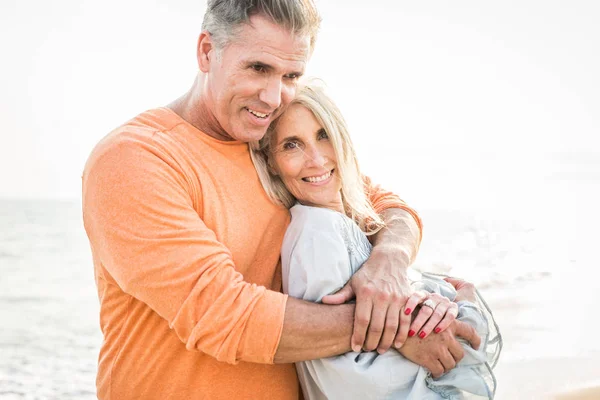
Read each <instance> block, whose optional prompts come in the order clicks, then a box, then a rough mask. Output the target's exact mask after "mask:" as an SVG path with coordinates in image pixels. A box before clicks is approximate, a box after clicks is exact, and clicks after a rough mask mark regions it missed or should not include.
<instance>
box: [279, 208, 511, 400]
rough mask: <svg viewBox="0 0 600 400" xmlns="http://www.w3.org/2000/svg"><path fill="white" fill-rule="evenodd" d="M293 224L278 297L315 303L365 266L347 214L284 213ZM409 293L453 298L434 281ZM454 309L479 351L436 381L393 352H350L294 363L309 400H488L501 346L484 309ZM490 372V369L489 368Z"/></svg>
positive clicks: (362, 241)
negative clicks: (473, 334) (474, 333)
mask: <svg viewBox="0 0 600 400" xmlns="http://www.w3.org/2000/svg"><path fill="white" fill-rule="evenodd" d="M290 211H291V213H292V221H291V223H290V226H289V227H288V229H287V232H286V234H285V237H284V240H283V246H282V250H281V258H282V272H283V290H284V292H285V293H288V294H289V295H290V296H293V297H296V298H300V299H304V300H309V301H314V302H320V301H321V298H322V297H323V296H325V295H327V294H331V293H334V292H336V291H337V290H339V289H340V288H342V287H343V285H344V284H345V283H346V282H347V281H348V280H349V279H350V277H351V276H352V275H353V274H354V273H355V272H356V271H357V270H358V269H359V268H360V266H361V265H362V264H363V263H364V262H365V261H366V260H367V258H368V257H369V254H370V253H371V249H372V247H371V244H370V243H369V240H368V239H367V237H366V236H365V234H364V233H363V232H362V231H361V230H360V229H359V227H358V226H357V225H356V224H355V223H354V222H353V221H352V220H351V219H350V218H348V217H346V216H345V215H343V214H341V213H338V212H336V211H332V210H328V209H325V208H317V207H309V206H303V205H300V204H297V205H295V206H294V207H292V208H291V209H290ZM413 286H415V289H423V290H427V291H430V292H437V293H439V294H441V295H444V296H446V297H448V298H450V299H451V300H453V299H454V298H455V296H456V291H455V290H454V288H453V287H452V285H450V284H449V283H447V282H445V281H444V280H442V279H440V278H439V277H437V276H434V275H427V276H425V275H424V276H422V277H421V279H419V280H418V281H415V282H413ZM478 303H479V304H478V305H475V304H473V303H470V302H459V303H458V304H459V314H458V319H459V320H462V321H465V322H467V323H469V324H470V325H472V326H473V327H474V328H475V329H476V330H477V332H478V333H479V335H480V337H481V338H482V344H481V346H480V349H479V350H478V351H476V350H473V349H472V348H471V347H470V346H469V345H468V344H466V343H463V348H464V349H465V357H464V358H463V360H461V362H460V363H458V364H457V366H456V367H455V368H454V369H453V370H451V371H450V372H448V373H447V374H444V375H443V376H442V377H440V378H438V379H433V378H432V377H431V374H429V372H428V371H427V370H426V369H424V368H422V367H419V366H418V365H417V364H415V363H413V362H411V361H409V360H407V359H406V358H404V357H403V356H402V355H401V354H400V353H398V352H397V351H395V350H390V351H387V352H386V353H384V354H382V355H379V354H378V353H377V352H361V353H355V352H349V353H346V354H342V355H340V356H336V357H329V358H322V359H317V360H312V361H304V362H299V363H296V368H297V371H298V377H299V379H300V384H301V386H302V391H303V392H304V397H305V398H306V399H307V400H315V399H342V398H343V399H357V400H358V399H425V400H427V399H463V398H466V397H465V396H467V395H468V397H469V398H484V399H492V398H493V397H494V392H495V389H496V381H495V378H494V375H493V374H492V366H493V365H495V363H496V361H497V359H498V355H499V353H500V349H501V347H502V341H501V337H500V335H499V332H498V329H497V326H496V325H495V322H494V321H493V318H492V316H491V313H489V309H488V308H487V305H486V304H485V302H483V300H482V299H481V298H479V299H478ZM490 365H491V366H490Z"/></svg>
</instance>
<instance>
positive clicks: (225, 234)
mask: <svg viewBox="0 0 600 400" xmlns="http://www.w3.org/2000/svg"><path fill="white" fill-rule="evenodd" d="M369 192H370V193H371V201H373V203H374V205H375V207H376V209H377V210H378V211H382V210H383V209H385V208H389V207H402V208H407V207H406V206H405V205H404V203H403V202H402V201H401V200H400V199H399V198H398V197H397V196H395V195H393V194H391V193H389V192H385V191H382V190H380V189H379V188H376V187H370V188H369ZM409 211H410V212H412V213H413V214H414V212H413V211H412V210H410V209H409ZM414 215H415V218H416V219H417V221H419V220H418V216H416V214H414ZM83 217H84V224H85V228H86V231H87V234H88V237H89V240H90V244H91V249H92V255H93V261H94V270H95V279H96V284H97V287H98V296H99V299H100V326H101V329H102V332H103V334H104V342H103V344H102V348H101V350H100V357H99V365H98V376H97V388H98V397H99V398H100V399H133V398H136V399H137V398H140V399H170V398H173V399H201V398H202V399H203V398H208V399H219V398H223V399H231V398H270V399H296V398H298V396H299V392H298V382H297V378H296V372H295V369H294V365H293V364H282V365H275V364H273V357H274V354H275V351H276V349H277V346H278V343H279V339H280V335H281V330H282V326H283V317H284V311H285V303H286V299H287V297H286V296H285V295H283V294H282V293H281V292H280V291H281V272H280V268H281V267H280V264H279V251H280V248H281V242H282V240H283V235H284V233H285V230H286V227H287V224H288V222H289V213H288V211H287V210H286V209H283V208H281V207H278V206H275V205H273V204H272V203H271V202H270V200H269V199H268V198H267V196H266V194H265V193H264V191H263V190H262V187H261V186H260V182H259V180H258V177H257V174H256V172H255V170H254V167H253V165H252V162H251V160H250V155H249V152H248V146H247V145H246V144H245V143H242V142H221V141H218V140H215V139H213V138H211V137H209V136H208V135H205V134H203V133H202V132H200V131H198V130H197V129H196V128H194V127H193V126H192V125H190V124H188V123H187V122H186V121H184V120H183V119H181V118H180V117H179V116H178V115H176V114H175V113H173V112H172V111H170V110H169V109H166V108H160V109H156V110H151V111H148V112H146V113H143V114H141V115H139V116H138V117H136V118H135V119H133V120H131V121H129V122H128V123H126V124H125V125H123V126H121V127H120V128H118V129H117V130H115V131H114V132H112V133H111V134H109V135H108V136H107V137H106V138H104V139H103V140H102V141H101V142H100V143H99V144H98V145H97V146H96V148H95V149H94V151H93V152H92V154H91V156H90V158H89V160H88V162H87V164H86V167H85V170H84V174H83ZM419 223H420V222H419Z"/></svg>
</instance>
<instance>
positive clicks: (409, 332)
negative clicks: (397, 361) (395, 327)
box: [408, 329, 415, 337]
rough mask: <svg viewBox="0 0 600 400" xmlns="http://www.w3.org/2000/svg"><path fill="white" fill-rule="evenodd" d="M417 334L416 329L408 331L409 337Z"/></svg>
mask: <svg viewBox="0 0 600 400" xmlns="http://www.w3.org/2000/svg"><path fill="white" fill-rule="evenodd" d="M413 336H415V331H413V330H412V329H411V330H410V331H408V337H413Z"/></svg>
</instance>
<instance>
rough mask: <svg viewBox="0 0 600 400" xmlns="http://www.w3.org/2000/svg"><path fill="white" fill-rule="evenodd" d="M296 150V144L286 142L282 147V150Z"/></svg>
mask: <svg viewBox="0 0 600 400" xmlns="http://www.w3.org/2000/svg"><path fill="white" fill-rule="evenodd" d="M297 148H298V142H287V143H285V144H284V145H283V149H284V150H296V149H297Z"/></svg>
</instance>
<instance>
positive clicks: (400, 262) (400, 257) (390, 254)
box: [371, 243, 411, 270]
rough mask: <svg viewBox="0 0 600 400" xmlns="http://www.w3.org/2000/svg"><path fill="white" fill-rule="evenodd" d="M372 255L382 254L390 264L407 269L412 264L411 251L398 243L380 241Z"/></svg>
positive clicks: (374, 247)
mask: <svg viewBox="0 0 600 400" xmlns="http://www.w3.org/2000/svg"><path fill="white" fill-rule="evenodd" d="M371 256H382V257H385V258H386V259H388V260H389V263H390V265H393V266H394V267H398V268H400V269H404V270H406V269H407V268H408V267H409V266H410V260H411V256H410V253H409V252H408V251H407V250H406V249H404V248H402V246H399V245H397V244H387V243H380V244H377V245H375V246H373V250H372V252H371Z"/></svg>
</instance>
